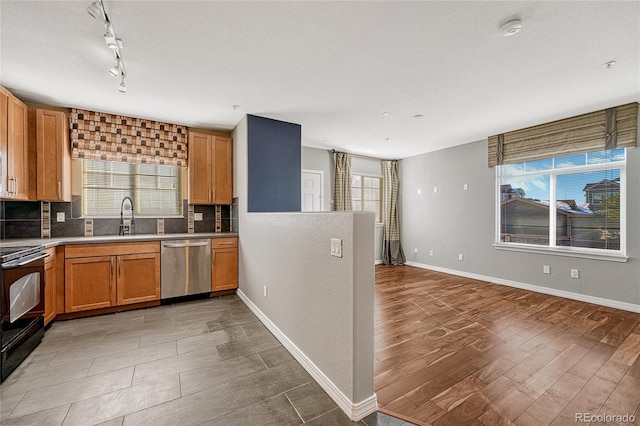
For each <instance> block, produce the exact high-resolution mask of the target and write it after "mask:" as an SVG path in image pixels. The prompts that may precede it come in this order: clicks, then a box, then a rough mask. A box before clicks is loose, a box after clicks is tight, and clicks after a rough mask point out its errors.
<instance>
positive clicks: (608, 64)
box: [602, 61, 616, 70]
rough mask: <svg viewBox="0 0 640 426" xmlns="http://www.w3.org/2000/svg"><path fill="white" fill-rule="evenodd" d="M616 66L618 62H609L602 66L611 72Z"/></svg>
mask: <svg viewBox="0 0 640 426" xmlns="http://www.w3.org/2000/svg"><path fill="white" fill-rule="evenodd" d="M615 65H616V61H609V62H605V63H604V64H602V66H603V67H604V68H605V69H607V70H610V69H611V68H613V67H614V66H615Z"/></svg>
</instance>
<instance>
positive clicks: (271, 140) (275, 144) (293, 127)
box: [247, 115, 302, 212]
mask: <svg viewBox="0 0 640 426" xmlns="http://www.w3.org/2000/svg"><path fill="white" fill-rule="evenodd" d="M247 125H248V129H247V130H248V132H247V133H248V211H249V212H299V211H300V209H301V207H300V205H301V200H300V180H301V167H302V166H301V149H302V148H301V145H302V127H301V126H300V125H299V124H294V123H287V122H285V121H278V120H272V119H270V118H264V117H257V116H255V115H248V116H247Z"/></svg>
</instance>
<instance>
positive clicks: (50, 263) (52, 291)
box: [44, 249, 57, 325]
mask: <svg viewBox="0 0 640 426" xmlns="http://www.w3.org/2000/svg"><path fill="white" fill-rule="evenodd" d="M50 250H51V251H50ZM50 250H47V252H48V253H49V254H51V253H53V255H52V256H50V257H48V258H47V259H46V261H45V264H44V325H47V324H49V323H50V322H51V320H53V319H54V318H55V317H56V288H57V287H56V257H55V249H50Z"/></svg>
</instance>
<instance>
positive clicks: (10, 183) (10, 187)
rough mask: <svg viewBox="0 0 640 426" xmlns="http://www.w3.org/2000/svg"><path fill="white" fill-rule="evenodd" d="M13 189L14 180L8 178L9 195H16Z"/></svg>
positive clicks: (14, 185)
mask: <svg viewBox="0 0 640 426" xmlns="http://www.w3.org/2000/svg"><path fill="white" fill-rule="evenodd" d="M15 187H16V181H15V178H14V177H10V178H9V194H11V195H15V193H16V191H15Z"/></svg>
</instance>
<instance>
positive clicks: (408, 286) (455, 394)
mask: <svg viewBox="0 0 640 426" xmlns="http://www.w3.org/2000/svg"><path fill="white" fill-rule="evenodd" d="M375 289H376V290H375V296H376V297H375V389H376V393H377V396H378V404H379V406H380V411H383V412H386V413H389V414H392V415H394V416H397V417H401V418H404V419H406V420H408V421H411V422H413V423H416V424H424V425H429V424H431V425H467V424H474V425H512V424H515V425H536V426H543V425H554V426H555V425H575V424H576V413H590V414H591V415H593V416H596V415H604V414H608V415H624V414H629V415H635V417H636V420H635V421H634V422H629V421H627V422H626V423H625V422H622V423H619V422H618V423H616V422H615V420H617V419H613V420H614V421H609V424H632V425H640V419H639V418H640V408H639V405H640V356H639V355H640V314H636V313H632V312H627V311H622V310H617V309H612V308H607V307H602V306H598V305H592V304H589V303H583V302H578V301H573V300H569V299H563V298H560V297H554V296H548V295H544V294H540V293H534V292H529V291H525V290H520V289H515V288H510V287H506V286H500V285H496V284H491V283H487V282H483V281H477V280H472V279H468V278H463V277H457V276H453V275H447V274H443V273H439V272H434V271H428V270H424V269H418V268H413V267H410V266H382V265H381V266H377V267H376V286H375ZM592 424H596V423H592ZM597 424H605V423H597Z"/></svg>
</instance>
